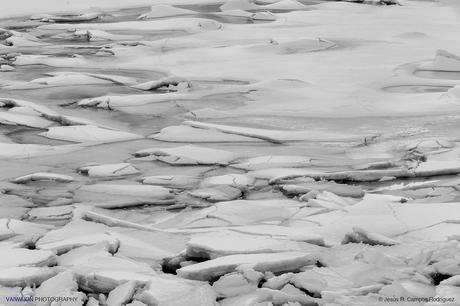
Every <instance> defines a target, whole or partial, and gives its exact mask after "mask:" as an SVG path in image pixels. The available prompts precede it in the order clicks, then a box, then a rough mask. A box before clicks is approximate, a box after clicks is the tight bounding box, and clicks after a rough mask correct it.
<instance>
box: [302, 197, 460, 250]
mask: <svg viewBox="0 0 460 306" xmlns="http://www.w3.org/2000/svg"><path fill="white" fill-rule="evenodd" d="M399 199H400V198H398V197H393V196H384V195H383V196H382V195H369V194H368V195H366V196H365V198H364V199H363V200H362V201H361V202H359V203H357V204H355V205H353V206H349V207H346V208H344V210H340V211H338V210H336V211H332V212H328V213H324V214H317V215H313V216H307V217H304V218H302V219H303V220H307V221H311V222H316V223H318V224H320V226H319V227H314V228H311V231H312V232H313V233H316V234H319V235H322V236H323V237H325V239H326V243H333V244H338V243H340V242H341V241H342V240H343V238H344V236H345V234H346V233H348V232H351V231H352V228H353V227H360V228H363V229H365V230H367V231H369V232H372V233H378V234H382V235H384V236H388V237H392V238H393V239H396V240H399V239H404V236H408V238H407V239H410V237H411V236H412V237H417V235H414V234H411V233H412V232H417V231H420V230H423V232H426V233H427V234H430V231H429V228H430V227H432V226H437V225H438V224H443V223H459V222H460V208H459V207H458V204H457V203H429V204H424V203H422V204H417V203H400V201H399ZM407 233H409V234H407ZM450 235H451V232H446V233H445V235H441V234H440V233H439V232H438V231H434V232H433V233H432V235H430V236H431V237H425V239H428V240H438V239H440V238H442V239H443V240H444V239H446V238H447V237H448V236H450ZM401 236H402V237H401ZM400 237H401V238H400ZM412 239H414V238H412Z"/></svg>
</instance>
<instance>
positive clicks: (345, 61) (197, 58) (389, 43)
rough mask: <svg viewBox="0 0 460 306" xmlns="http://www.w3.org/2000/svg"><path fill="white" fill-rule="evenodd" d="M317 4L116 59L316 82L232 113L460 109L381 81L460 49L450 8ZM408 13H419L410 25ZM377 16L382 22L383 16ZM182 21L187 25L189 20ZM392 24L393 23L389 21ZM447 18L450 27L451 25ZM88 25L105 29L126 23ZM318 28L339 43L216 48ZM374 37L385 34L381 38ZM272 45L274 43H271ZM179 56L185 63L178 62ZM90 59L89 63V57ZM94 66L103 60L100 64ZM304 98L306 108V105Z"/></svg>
mask: <svg viewBox="0 0 460 306" xmlns="http://www.w3.org/2000/svg"><path fill="white" fill-rule="evenodd" d="M316 8H318V9H317V10H311V11H298V12H290V13H285V14H279V15H281V16H282V17H283V18H281V20H279V21H276V22H274V23H267V24H253V25H244V26H243V25H230V24H225V25H224V26H223V28H222V29H218V30H206V31H204V32H201V33H197V34H195V35H192V36H189V37H187V39H190V38H193V39H194V40H200V41H209V46H210V47H206V46H204V47H201V48H186V49H181V50H177V51H175V52H166V53H161V56H158V53H156V52H153V54H152V50H151V48H149V47H148V46H138V47H129V48H127V47H124V46H118V47H117V46H114V48H113V51H114V52H115V53H116V58H117V62H116V63H114V64H115V65H117V66H119V67H123V68H137V69H154V70H165V71H170V72H171V73H173V74H174V75H180V76H182V77H195V78H196V77H201V78H216V77H217V78H219V77H220V78H222V77H226V78H234V79H256V80H257V79H259V78H260V76H264V77H265V79H266V80H268V79H283V78H284V79H299V80H303V81H305V82H308V83H309V84H310V86H309V87H308V88H307V90H305V88H301V89H297V88H289V90H291V92H287V90H284V91H283V90H282V91H280V92H277V94H276V92H275V94H270V95H261V96H260V95H259V94H258V93H257V92H256V93H253V94H250V97H251V98H253V99H254V101H251V103H248V104H247V105H246V106H243V107H241V108H237V109H236V110H231V111H228V112H227V113H228V115H230V116H239V115H242V114H245V115H247V114H259V115H268V114H277V115H280V114H283V115H290V116H306V115H308V116H374V115H376V114H378V115H384V114H394V115H403V114H407V113H408V112H410V113H411V114H412V115H413V114H414V113H418V114H422V113H447V112H449V111H453V110H456V109H457V105H455V104H451V103H450V102H451V101H450V99H446V98H443V97H441V94H439V93H418V94H412V95H408V94H406V93H395V92H392V93H388V92H384V91H382V90H381V89H380V88H379V84H381V83H382V82H383V81H384V80H385V79H388V78H391V77H392V75H393V69H394V68H396V67H398V66H399V65H402V64H405V63H410V62H414V61H417V60H423V59H427V58H432V57H433V56H434V52H433V47H432V46H437V47H439V48H445V49H449V50H451V51H452V52H454V53H458V51H460V50H458V47H456V46H455V45H453V44H452V43H451V42H452V41H455V39H456V35H457V33H456V31H454V30H453V29H455V28H456V27H457V26H458V24H459V21H458V19H457V18H456V16H455V14H454V13H453V12H452V10H451V9H450V8H449V7H446V6H442V5H440V4H436V3H430V2H417V5H415V4H413V3H412V2H407V5H406V6H401V7H399V6H398V7H396V6H395V7H392V8H391V9H382V7H378V6H375V7H374V6H366V5H356V4H350V3H326V4H321V5H318V6H316ZM345 12H346V13H345ZM408 15H410V16H412V17H411V18H413V19H412V20H411V22H409V23H408V22H407V16H408ZM426 15H436V16H442V17H441V18H439V21H438V19H436V20H433V22H432V23H430V24H426V23H424V22H422V18H423V16H426ZM339 17H340V18H339ZM185 20H188V19H185ZM305 20H307V22H306V21H305ZM331 20H333V21H334V22H331ZM379 20H381V21H382V22H378V21H379ZM357 21H358V22H357ZM149 22H151V21H148V22H147V23H144V24H141V25H139V24H136V23H135V22H133V23H129V25H132V26H133V27H148V26H153V25H154V24H155V23H154V22H155V21H152V22H153V23H149ZM181 22H182V23H186V21H184V20H182V21H181ZM168 23H169V21H168V22H166V23H163V24H161V25H160V27H161V28H163V29H164V28H168V27H169V28H171V27H177V25H174V24H168ZM389 23H390V24H392V25H394V26H392V27H388V26H386V25H387V24H389ZM369 24H372V27H371V29H369V27H367V26H363V25H369ZM446 24H448V25H449V26H448V27H446V26H445V25H446ZM47 26H48V25H47ZM49 26H55V25H49ZM57 26H60V25H57ZM79 26H81V27H83V26H87V25H79ZM88 26H91V27H92V28H95V29H106V28H107V27H117V26H119V27H121V26H126V24H124V25H123V23H120V25H110V24H88ZM185 26H187V25H185ZM248 27H250V31H248ZM440 28H442V29H443V35H442V36H441V35H438V33H439V29H440ZM449 29H452V30H449ZM344 32H345V33H353V38H347V37H345V38H343V36H344ZM410 32H421V33H424V34H425V35H426V38H425V39H424V38H419V39H409V38H401V35H403V34H405V33H410ZM319 34H320V35H321V37H325V38H327V39H330V40H331V41H333V42H334V39H336V43H337V44H338V45H339V47H338V48H337V50H336V49H330V50H327V51H319V52H313V53H311V52H307V53H303V52H298V53H295V52H294V53H292V54H289V55H286V54H275V53H274V52H268V51H267V52H254V51H253V50H251V49H250V48H248V46H247V45H243V46H241V45H231V43H230V46H228V47H226V48H211V46H212V45H213V44H214V43H215V41H221V40H222V37H223V36H225V37H226V38H227V39H229V40H231V39H233V40H236V39H240V38H241V37H244V38H245V39H247V40H251V39H252V40H253V41H256V42H257V43H259V44H260V39H266V38H273V39H275V40H276V39H278V40H279V39H280V38H279V37H282V38H283V40H290V39H291V40H294V41H295V40H299V37H301V38H304V37H307V38H317V37H318V35H319ZM339 37H342V38H339ZM375 37H379V40H376V39H375ZM177 39H180V38H177ZM427 41H429V43H427ZM266 44H267V46H268V47H269V44H268V43H266ZM339 49H340V52H339ZM381 54H384V56H381ZM178 62H180V65H177V63H178ZM267 63H271V64H270V65H267ZM299 63H300V64H299ZM325 63H326V64H325ZM86 64H90V61H87V63H86ZM91 64H95V65H96V66H97V64H96V63H91ZM402 85H404V84H402ZM267 86H268V85H267ZM286 94H289V98H290V99H289V102H288V103H286V101H287V100H288V99H286ZM280 101H283V103H280ZM306 101H307V102H308V107H305V103H306ZM433 101H436V103H433ZM262 106H263V107H262ZM396 110H397V111H396Z"/></svg>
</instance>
